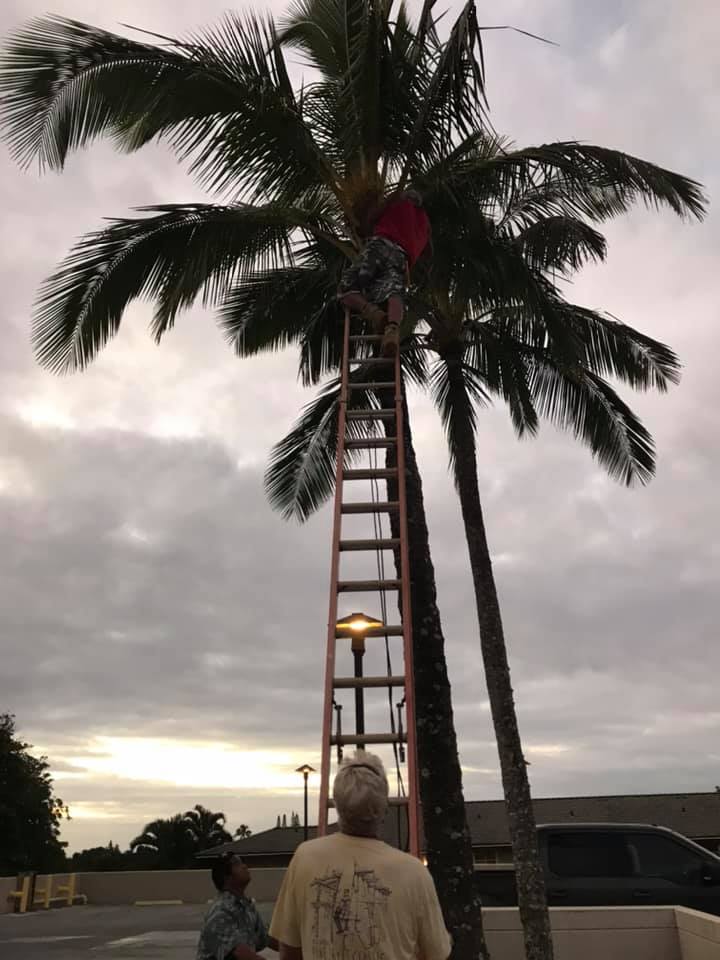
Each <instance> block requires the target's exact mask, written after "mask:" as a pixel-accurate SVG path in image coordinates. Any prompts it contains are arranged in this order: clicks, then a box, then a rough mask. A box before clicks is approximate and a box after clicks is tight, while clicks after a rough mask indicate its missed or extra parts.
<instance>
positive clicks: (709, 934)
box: [675, 907, 720, 960]
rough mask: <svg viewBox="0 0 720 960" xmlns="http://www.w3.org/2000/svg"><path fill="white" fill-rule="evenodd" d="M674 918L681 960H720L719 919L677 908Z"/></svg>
mask: <svg viewBox="0 0 720 960" xmlns="http://www.w3.org/2000/svg"><path fill="white" fill-rule="evenodd" d="M675 917H676V922H677V928H678V936H679V939H680V948H681V956H682V960H720V917H709V916H708V915H707V914H706V913H698V912H697V911H696V910H686V909H685V907H678V908H677V909H676V911H675Z"/></svg>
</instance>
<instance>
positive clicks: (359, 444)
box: [345, 437, 397, 450]
mask: <svg viewBox="0 0 720 960" xmlns="http://www.w3.org/2000/svg"><path fill="white" fill-rule="evenodd" d="M396 443H397V437H384V438H383V439H380V438H379V437H378V438H374V437H368V438H367V439H366V440H346V441H345V449H346V450H377V449H380V448H383V447H385V448H387V447H394V446H395V444H396Z"/></svg>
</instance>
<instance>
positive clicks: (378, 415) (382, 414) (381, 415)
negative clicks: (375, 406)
mask: <svg viewBox="0 0 720 960" xmlns="http://www.w3.org/2000/svg"><path fill="white" fill-rule="evenodd" d="M394 416H395V410H390V409H389V408H387V407H386V408H385V409H383V410H348V412H347V418H348V420H392V418H393V417H394Z"/></svg>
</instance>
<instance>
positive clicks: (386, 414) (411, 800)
mask: <svg viewBox="0 0 720 960" xmlns="http://www.w3.org/2000/svg"><path fill="white" fill-rule="evenodd" d="M350 331H351V318H350V312H349V310H347V309H346V310H345V318H344V330H343V354H342V364H341V382H340V399H339V408H338V437H337V458H336V465H335V497H334V510H333V533H332V553H331V561H330V598H329V609H328V630H327V652H326V658H325V701H324V706H323V737H322V756H321V770H320V797H319V800H320V804H319V811H318V835H319V836H324V835H326V834H327V830H328V811H329V809H330V808H331V806H332V799H331V797H330V771H331V765H332V755H333V747H334V746H335V745H337V744H346V745H353V744H356V745H357V746H359V747H361V748H362V747H364V745H365V744H366V743H367V744H372V743H376V744H381V743H392V744H393V745H394V746H393V749H394V750H395V752H396V764H397V762H398V759H397V745H399V744H405V745H406V750H405V757H402V756H401V762H402V761H403V760H404V761H405V763H406V776H407V796H406V797H403V798H401V799H402V801H403V804H404V805H406V806H407V839H408V848H409V851H410V853H411V854H413V855H414V856H416V857H418V856H419V855H420V843H419V830H420V825H419V782H418V770H417V734H416V714H415V695H414V693H415V691H414V685H415V684H414V668H413V634H412V608H411V601H410V560H409V541H408V523H407V489H406V477H405V468H406V456H405V444H404V394H403V390H402V366H401V362H400V351H399V349H398V350H397V351H396V352H395V356H394V358H393V359H390V358H387V359H385V358H383V362H385V363H388V364H392V368H391V369H392V370H393V374H394V383H392V384H391V383H390V382H389V376H387V375H386V376H385V377H382V378H380V377H379V378H377V379H374V378H373V377H372V376H366V377H364V378H363V380H362V381H361V382H359V383H358V384H357V385H355V389H361V388H362V389H367V388H370V387H373V388H377V389H378V390H390V389H391V388H394V397H393V403H392V405H388V407H381V408H370V409H369V410H364V409H357V410H355V409H352V408H351V403H350V395H351V390H352V389H353V385H351V383H350V364H352V363H358V362H371V361H372V359H373V358H372V357H368V358H364V359H363V358H357V357H351V356H350V346H351V344H354V343H358V344H367V343H369V342H376V341H377V342H378V343H379V342H380V341H381V340H382V337H381V336H377V335H370V336H351V332H350ZM388 399H389V398H388ZM363 421H364V422H365V423H367V424H368V427H367V436H366V437H365V438H364V439H363V438H360V437H355V435H353V436H348V426H349V425H352V424H353V423H356V422H360V423H362V422H363ZM382 421H387V422H386V424H385V437H384V438H383V437H382V435H380V436H379V437H378V436H376V435H375V430H376V426H375V425H376V424H378V423H379V422H382ZM390 421H394V424H393V426H394V429H392V428H391V424H390ZM390 429H392V433H393V436H392V437H389V436H388V432H389V430H390ZM393 446H394V447H395V448H396V451H395V466H394V467H393V468H389V467H388V466H387V464H386V467H385V469H382V468H379V467H378V464H377V462H374V464H373V459H372V454H373V453H374V454H375V456H376V457H377V450H378V449H379V448H382V447H384V448H386V449H388V450H389V449H392V447H393ZM363 447H365V448H366V449H369V450H370V461H371V462H370V467H369V468H360V469H353V470H346V469H345V455H346V451H347V450H353V449H362V448H363ZM383 479H396V480H397V500H396V501H392V502H390V501H387V502H386V501H380V500H379V498H378V495H377V491H376V487H377V484H378V481H379V480H383ZM346 480H348V481H351V480H370V482H371V486H372V491H373V494H372V495H373V502H372V503H369V502H368V503H365V502H361V501H348V502H347V503H345V502H344V500H343V496H344V482H345V481H346ZM382 513H394V514H395V515H396V516H397V519H398V526H397V528H396V529H397V530H398V533H397V534H395V533H392V532H391V533H390V535H389V536H388V535H386V534H384V533H382V528H381V527H379V526H378V525H379V524H380V523H381V519H380V515H381V514H382ZM347 514H356V515H357V514H370V515H371V516H372V517H373V523H374V525H375V534H374V537H373V538H372V539H365V540H363V539H356V540H352V539H343V536H342V524H343V517H344V516H345V515H347ZM378 531H380V532H378ZM373 548H374V550H375V553H376V555H377V558H378V564H379V567H378V573H377V579H373V580H369V579H368V580H361V579H356V580H347V579H346V580H341V578H340V564H341V554H343V553H345V552H346V551H348V550H350V551H354V550H356V551H361V550H372V549H373ZM384 549H385V550H387V549H393V550H397V551H398V554H396V556H398V555H399V562H400V570H399V576H398V575H397V574H396V577H397V579H390V578H387V577H386V574H385V573H384V564H383V560H382V550H384ZM388 589H389V590H398V591H399V597H398V599H399V606H400V620H401V624H399V625H397V626H387V625H386V623H385V621H387V619H388V615H387V610H386V601H385V591H386V590H388ZM368 590H371V591H373V592H374V591H375V590H380V592H381V602H382V607H383V621H384V622H383V624H382V626H378V628H377V629H374V628H371V629H370V630H368V635H374V636H385V637H386V646H387V637H388V636H402V648H403V661H404V663H403V674H402V676H400V675H399V674H395V672H394V671H393V670H391V667H390V661H389V660H388V675H387V676H386V677H381V676H377V677H375V676H370V677H366V678H365V677H362V678H360V679H358V677H357V675H356V677H353V678H348V677H336V676H335V668H336V656H337V640H338V638H340V639H342V638H344V636H345V634H344V633H343V632H339V631H338V607H339V596H340V594H341V593H347V592H350V591H354V592H367V591H368ZM388 657H389V651H388ZM366 687H367V688H371V687H378V688H379V687H387V688H388V696H389V698H390V703H391V712H390V724H391V727H392V730H391V732H390V733H371V732H367V731H364V730H363V731H360V728H359V726H358V729H357V730H356V732H355V734H354V735H353V734H345V735H343V734H341V733H340V731H339V729H338V733H337V735H336V734H335V733H334V732H333V703H334V692H335V690H336V689H355V688H357V689H360V688H363V689H364V688H366ZM393 687H404V697H403V701H402V703H401V706H402V705H403V704H404V706H405V720H406V722H405V730H404V731H403V730H402V724H401V726H400V728H399V730H398V731H397V732H396V731H395V724H394V715H393V711H392V688H393ZM398 709H399V708H398ZM358 723H359V721H358ZM398 777H400V769H399V767H398ZM398 829H399V828H398ZM398 839H399V835H398Z"/></svg>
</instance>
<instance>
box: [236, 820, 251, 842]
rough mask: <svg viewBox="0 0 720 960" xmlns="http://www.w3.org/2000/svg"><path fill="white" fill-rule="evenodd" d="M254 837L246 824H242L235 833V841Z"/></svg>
mask: <svg viewBox="0 0 720 960" xmlns="http://www.w3.org/2000/svg"><path fill="white" fill-rule="evenodd" d="M251 836H252V830H251V829H250V827H249V826H248V825H247V824H246V823H241V824H240V826H239V827H238V828H237V830H236V831H235V833H234V839H235V840H246V839H247V838H248V837H251Z"/></svg>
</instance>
